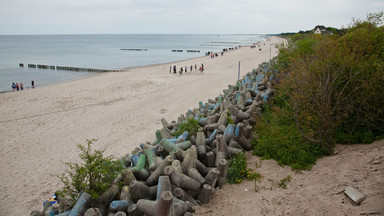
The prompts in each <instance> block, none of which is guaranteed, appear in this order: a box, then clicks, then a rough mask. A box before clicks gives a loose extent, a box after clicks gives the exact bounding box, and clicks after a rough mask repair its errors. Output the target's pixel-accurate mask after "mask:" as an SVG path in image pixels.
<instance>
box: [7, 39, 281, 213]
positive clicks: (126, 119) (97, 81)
mask: <svg viewBox="0 0 384 216" xmlns="http://www.w3.org/2000/svg"><path fill="white" fill-rule="evenodd" d="M282 42H283V39H281V38H278V37H270V38H269V39H268V40H267V41H265V42H261V43H260V48H261V51H260V50H259V48H258V47H257V48H250V47H242V48H239V49H237V50H233V51H229V52H226V53H225V54H224V56H219V57H217V58H214V59H211V58H210V57H202V58H196V59H190V60H186V61H182V62H177V63H172V64H162V65H155V66H148V67H139V68H132V69H127V70H126V71H124V72H120V73H102V74H98V75H95V76H92V77H87V78H83V79H79V80H74V81H69V82H65V83H59V84H54V85H50V86H43V87H37V88H35V89H29V90H24V91H19V92H9V93H4V94H0V101H1V102H0V116H1V117H0V134H1V136H0V145H1V146H0V160H1V163H0V169H1V176H0V192H1V193H0V214H1V215H15V216H16V215H28V214H29V213H30V212H31V211H32V210H35V209H37V210H41V209H42V203H43V202H44V200H45V199H47V198H49V197H50V196H51V195H52V194H53V193H54V192H55V191H56V190H57V189H60V188H61V186H62V184H61V182H60V181H59V179H58V178H57V177H55V176H54V175H58V174H61V173H63V172H64V170H65V168H66V166H65V165H64V163H63V162H76V161H77V160H78V154H79V151H78V149H77V147H76V145H78V144H84V143H85V140H86V139H92V138H95V139H97V140H98V141H97V142H96V143H95V144H94V148H95V149H102V150H105V155H114V156H116V157H120V156H123V155H125V154H126V153H128V152H130V151H131V150H132V149H134V148H135V147H137V146H138V145H139V144H140V143H143V142H147V141H149V142H152V141H154V140H155V131H156V130H157V129H160V128H161V122H160V119H161V118H165V119H166V120H168V121H169V122H170V121H172V120H177V117H178V116H179V115H180V114H185V113H186V112H187V111H188V110H189V109H193V108H196V107H198V102H199V101H202V102H207V100H208V99H213V98H215V97H217V96H218V95H219V94H220V93H222V90H223V89H226V88H227V86H228V84H235V83H236V81H237V76H238V75H237V73H238V66H239V61H240V62H241V67H240V70H241V77H242V76H243V75H245V74H246V73H247V72H250V71H251V70H252V69H254V68H257V67H258V65H259V64H260V63H262V62H265V61H268V60H269V58H270V51H271V56H272V57H273V56H276V55H277V53H278V50H277V48H276V47H275V45H277V44H281V43H282ZM201 63H203V64H204V66H205V71H204V72H203V73H200V72H199V71H195V70H194V71H193V72H190V71H189V67H190V66H191V65H193V67H194V65H195V64H197V67H198V68H199V66H200V64H201ZM173 65H176V66H177V68H178V70H179V68H180V67H181V66H182V67H185V66H188V72H187V73H186V74H183V75H182V76H180V75H179V74H170V73H169V67H170V66H173Z"/></svg>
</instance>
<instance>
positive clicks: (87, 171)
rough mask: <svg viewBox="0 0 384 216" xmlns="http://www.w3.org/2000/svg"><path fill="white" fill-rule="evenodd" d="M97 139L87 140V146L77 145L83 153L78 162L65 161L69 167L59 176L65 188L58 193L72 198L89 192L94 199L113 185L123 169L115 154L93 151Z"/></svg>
mask: <svg viewBox="0 0 384 216" xmlns="http://www.w3.org/2000/svg"><path fill="white" fill-rule="evenodd" d="M95 141H96V140H95V139H92V140H87V141H86V142H87V144H86V145H85V146H82V145H77V147H78V148H79V149H80V151H81V153H80V154H79V157H80V159H81V160H82V161H83V162H82V163H81V164H78V163H69V162H68V163H65V164H66V165H67V166H68V167H69V169H67V170H66V172H64V173H62V174H61V175H59V176H58V177H59V178H60V180H61V181H62V182H63V183H64V188H63V189H62V190H61V191H58V192H57V193H58V194H60V195H63V196H69V197H71V199H72V200H75V199H76V197H77V196H78V195H79V194H80V193H81V192H87V193H89V194H90V195H91V198H92V199H96V198H98V196H99V195H101V194H102V193H103V192H104V191H105V190H106V189H108V188H109V187H110V186H111V183H112V181H113V180H114V179H115V178H116V177H117V176H118V174H119V173H120V172H121V171H122V170H123V168H124V167H123V166H122V164H121V163H120V161H115V160H114V157H113V156H109V157H106V158H105V157H103V152H104V151H99V150H95V151H92V149H91V145H92V144H93V142H95Z"/></svg>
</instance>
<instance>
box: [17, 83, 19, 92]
mask: <svg viewBox="0 0 384 216" xmlns="http://www.w3.org/2000/svg"><path fill="white" fill-rule="evenodd" d="M16 90H17V91H19V83H16Z"/></svg>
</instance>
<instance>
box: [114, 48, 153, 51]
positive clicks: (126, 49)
mask: <svg viewBox="0 0 384 216" xmlns="http://www.w3.org/2000/svg"><path fill="white" fill-rule="evenodd" d="M120 50H123V51H148V49H138V48H123V49H120Z"/></svg>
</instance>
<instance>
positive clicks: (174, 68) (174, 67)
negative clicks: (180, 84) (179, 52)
mask: <svg viewBox="0 0 384 216" xmlns="http://www.w3.org/2000/svg"><path fill="white" fill-rule="evenodd" d="M173 73H174V74H175V73H176V65H174V66H173Z"/></svg>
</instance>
